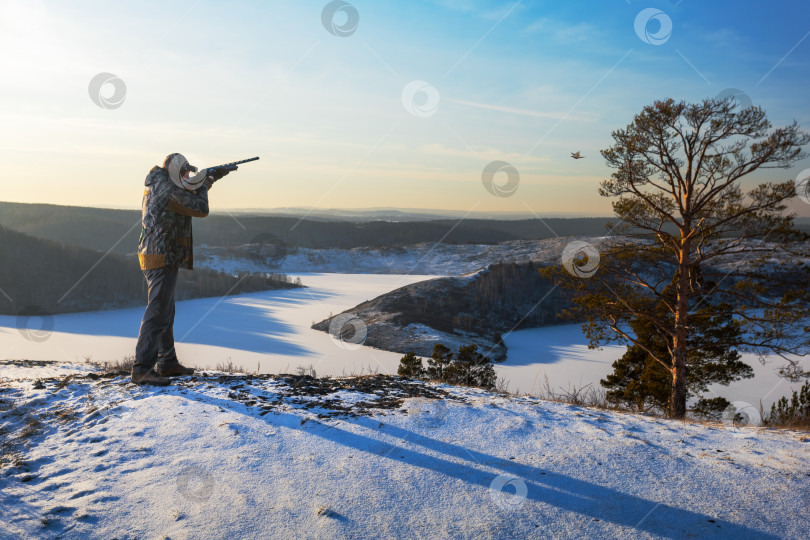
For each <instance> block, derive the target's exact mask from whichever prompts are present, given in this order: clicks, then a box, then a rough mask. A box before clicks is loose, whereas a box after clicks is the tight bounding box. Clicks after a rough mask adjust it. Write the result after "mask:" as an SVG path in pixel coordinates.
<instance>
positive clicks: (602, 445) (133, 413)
mask: <svg viewBox="0 0 810 540" xmlns="http://www.w3.org/2000/svg"><path fill="white" fill-rule="evenodd" d="M4 369H6V370H7V373H8V374H9V375H10V376H11V378H14V379H17V376H18V373H17V372H16V369H15V368H14V366H11V365H5V366H4ZM127 380H128V379H127V378H126V377H119V378H114V379H109V378H107V379H104V378H102V379H98V378H97V377H96V378H93V377H88V376H85V375H82V376H78V377H75V378H73V379H71V380H65V379H64V378H54V379H49V380H45V381H44V384H43V381H41V382H40V384H35V381H32V380H24V381H21V380H15V381H7V382H4V383H0V426H1V427H2V429H3V432H4V433H5V435H6V442H9V441H10V444H11V446H10V447H7V448H10V450H9V452H12V453H14V455H16V456H18V458H17V459H16V464H9V465H8V466H6V467H5V468H4V469H2V470H0V508H1V509H2V515H0V537H2V538H81V539H84V538H120V539H129V538H132V539H134V538H172V539H182V538H374V539H376V538H521V539H522V538H577V539H580V538H628V539H630V538H632V539H636V538H733V539H735V540H743V539H748V538H751V539H753V538H756V539H772V538H806V533H807V529H808V527H810V512H808V508H807V500H808V498H809V497H810V436H808V435H807V434H806V433H798V432H790V431H772V430H766V429H763V428H751V427H743V428H740V427H734V426H728V425H723V424H694V423H683V422H677V421H668V420H662V419H656V418H649V417H643V416H637V415H630V414H619V413H611V412H605V411H598V410H591V409H587V408H583V407H576V406H572V405H566V404H559V403H551V402H543V401H540V400H537V399H534V398H515V397H505V396H500V395H496V394H492V393H487V392H484V391H479V390H473V389H462V388H454V387H449V386H444V385H424V384H409V383H406V382H404V381H391V380H390V379H387V380H383V381H379V380H377V381H374V380H369V378H365V379H360V380H355V381H353V382H352V381H348V382H344V383H338V382H333V383H332V384H333V385H336V386H334V387H332V388H329V387H325V386H324V384H326V383H319V384H320V386H318V384H316V383H315V382H313V381H312V380H307V379H305V378H299V379H295V378H286V379H280V378H276V377H265V378H257V377H221V376H220V377H218V376H216V375H215V374H210V373H209V374H205V375H204V376H200V377H195V378H193V379H189V378H186V379H181V380H179V381H178V383H177V384H176V385H174V386H172V387H168V388H164V389H157V388H149V387H144V388H139V387H136V386H134V385H132V384H131V383H128V382H127ZM340 385H342V387H339V386H340ZM375 385H382V386H383V388H382V389H375V388H377V386H375ZM386 385H387V386H386ZM420 394H422V395H420ZM424 394H427V397H424ZM392 398H396V399H392ZM12 458H14V456H12Z"/></svg>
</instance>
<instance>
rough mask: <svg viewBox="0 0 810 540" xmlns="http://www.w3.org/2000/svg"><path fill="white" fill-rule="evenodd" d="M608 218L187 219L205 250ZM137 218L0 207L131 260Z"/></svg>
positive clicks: (588, 231)
mask: <svg viewBox="0 0 810 540" xmlns="http://www.w3.org/2000/svg"><path fill="white" fill-rule="evenodd" d="M608 221H609V218H548V219H543V220H539V219H523V220H488V219H460V218H459V219H435V220H422V221H359V222H352V221H345V220H334V221H323V220H320V219H311V218H308V219H303V220H302V219H301V218H296V217H290V216H267V215H252V214H234V215H227V214H217V213H216V211H214V213H213V214H212V215H210V216H208V217H207V218H205V219H197V220H195V221H194V240H195V242H196V243H197V244H206V245H209V246H222V247H228V246H238V245H244V244H249V243H255V242H256V239H257V238H259V239H262V238H270V237H275V238H277V239H279V240H280V241H282V242H284V243H285V244H287V245H289V246H296V247H305V248H317V249H321V248H341V249H351V248H355V247H364V246H371V247H381V246H401V245H410V244H418V243H421V242H431V243H435V242H439V241H441V242H443V243H446V244H495V243H498V242H504V241H508V240H540V239H545V238H553V237H555V236H599V235H602V234H605V223H607V222H608ZM139 223H140V212H139V211H137V210H116V209H104V208H85V207H77V206H57V205H49V204H23V203H8V202H0V226H2V227H7V228H9V229H13V230H16V231H19V232H23V233H26V234H30V235H33V236H37V237H39V238H44V239H47V240H53V241H55V242H60V243H62V244H65V245H74V246H79V247H83V248H87V249H92V250H96V251H102V252H107V251H108V250H110V249H112V252H113V253H119V254H131V253H134V252H135V251H136V249H137V245H138V235H139V233H140V225H139Z"/></svg>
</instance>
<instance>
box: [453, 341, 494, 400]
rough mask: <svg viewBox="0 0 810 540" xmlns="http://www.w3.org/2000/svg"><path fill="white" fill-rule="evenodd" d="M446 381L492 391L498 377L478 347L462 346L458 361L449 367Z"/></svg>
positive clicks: (459, 350)
mask: <svg viewBox="0 0 810 540" xmlns="http://www.w3.org/2000/svg"><path fill="white" fill-rule="evenodd" d="M445 380H446V381H447V382H449V383H450V384H461V385H464V386H479V387H481V388H486V389H487V390H491V389H492V388H494V387H495V382H496V380H497V377H496V376H495V368H494V367H493V366H492V363H490V361H489V359H488V358H487V357H485V356H484V355H483V354H481V353H480V352H479V351H478V346H477V345H462V346H461V347H459V349H458V354H457V355H456V359H455V360H453V362H452V363H451V364H450V365H449V366H448V368H447V370H446V374H445Z"/></svg>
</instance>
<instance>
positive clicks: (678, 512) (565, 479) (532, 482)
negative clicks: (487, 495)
mask: <svg viewBox="0 0 810 540" xmlns="http://www.w3.org/2000/svg"><path fill="white" fill-rule="evenodd" d="M195 393H196V392H195ZM198 395H199V396H200V397H201V398H202V399H203V400H204V401H206V402H209V403H212V404H218V405H219V406H220V407H223V408H228V409H230V410H232V411H234V412H239V413H242V414H245V415H246V416H254V415H251V414H250V413H249V412H248V410H247V409H248V407H247V406H245V405H242V404H237V403H235V402H233V401H230V400H223V399H219V398H214V397H211V396H207V395H203V394H198ZM274 413H275V414H273V415H272V416H271V415H266V416H265V417H264V418H265V420H267V421H268V423H270V420H271V418H272V420H273V422H272V423H274V424H275V425H280V426H283V427H286V428H289V429H295V430H299V431H302V432H305V433H308V434H311V435H314V436H317V437H321V438H322V439H324V440H328V441H331V442H333V443H335V444H340V445H343V446H348V447H350V448H354V449H356V450H359V451H361V452H366V453H368V454H370V455H372V456H374V457H378V458H384V459H388V460H391V461H393V462H395V463H398V464H404V463H407V464H408V465H411V466H414V467H420V468H422V469H426V470H430V471H433V472H434V473H436V474H442V475H446V476H450V477H452V478H455V479H457V480H461V481H464V482H467V483H469V484H475V485H478V486H480V487H481V488H483V489H486V490H489V489H490V486H491V483H492V480H493V479H494V477H493V474H492V473H491V472H490V471H487V470H485V469H484V464H485V465H486V466H487V467H493V468H497V469H500V470H501V471H503V472H504V473H508V474H510V475H514V476H515V477H518V478H521V479H522V480H523V481H524V482H525V483H526V487H527V488H528V493H527V496H526V498H527V499H528V500H531V501H536V502H539V503H545V504H549V505H552V506H556V507H557V508H560V509H562V510H567V511H570V512H577V513H579V514H582V515H585V516H589V517H592V518H598V519H600V520H603V521H608V522H611V523H615V524H617V525H620V526H623V527H630V528H633V529H638V530H642V531H646V532H648V533H650V534H655V535H661V536H664V537H669V538H682V537H683V535H684V534H693V535H698V536H699V537H701V538H702V537H714V538H719V537H723V538H735V539H738V540H742V539H745V538H752V539H753V538H756V539H765V540H778V539H779V537H778V536H775V535H772V534H768V533H765V532H762V531H759V530H756V529H751V528H748V527H746V526H744V525H740V524H737V523H733V522H730V521H726V520H723V519H720V518H718V517H716V516H709V515H706V514H701V513H698V512H692V511H691V510H685V509H682V508H677V507H673V506H669V505H666V504H662V503H656V502H654V501H650V500H647V499H644V498H642V497H638V496H636V495H631V494H628V493H623V492H621V491H617V490H615V489H612V488H608V487H604V486H600V485H599V484H594V483H591V482H586V481H584V480H579V479H577V478H573V477H571V476H566V475H564V474H559V473H555V472H551V471H544V470H542V469H539V468H537V467H533V466H531V465H524V464H522V463H517V462H515V461H511V460H504V459H501V458H499V457H496V456H492V455H489V454H485V453H483V452H479V451H477V450H472V449H469V448H465V447H462V446H457V445H455V444H451V443H447V442H444V441H440V440H436V439H432V438H430V437H426V436H424V435H420V434H418V433H415V432H413V431H409V430H406V429H402V428H400V427H397V426H393V425H391V424H385V423H383V424H382V427H381V426H380V424H381V422H380V421H379V419H376V418H375V419H372V418H368V417H349V418H342V420H343V421H345V422H348V423H353V424H355V425H357V426H359V427H362V428H364V429H369V430H373V431H375V432H378V433H379V432H382V433H385V435H388V436H392V437H395V438H398V439H401V440H402V441H403V442H408V443H410V444H415V445H418V446H422V447H424V448H425V449H426V450H429V451H431V452H437V453H440V454H446V455H448V456H452V457H453V458H455V459H466V458H465V457H464V456H469V457H470V458H471V459H468V460H467V461H469V462H471V463H468V464H462V463H456V462H454V461H449V460H446V459H443V458H439V457H435V456H431V455H429V454H426V453H421V452H418V451H415V450H410V449H407V448H405V447H404V446H397V445H394V444H391V443H388V442H385V441H383V440H380V439H374V438H372V437H368V436H366V435H360V434H357V433H352V432H349V431H346V430H343V429H340V428H339V427H335V426H324V427H323V429H317V428H315V429H313V428H306V427H305V425H309V426H312V425H317V426H323V424H321V423H320V422H317V421H315V422H307V424H305V425H301V418H300V417H299V416H296V415H294V414H290V413H281V412H278V411H274ZM254 417H255V416H254ZM651 510H654V511H651ZM709 520H712V521H711V522H710V521H709ZM718 527H719V528H718Z"/></svg>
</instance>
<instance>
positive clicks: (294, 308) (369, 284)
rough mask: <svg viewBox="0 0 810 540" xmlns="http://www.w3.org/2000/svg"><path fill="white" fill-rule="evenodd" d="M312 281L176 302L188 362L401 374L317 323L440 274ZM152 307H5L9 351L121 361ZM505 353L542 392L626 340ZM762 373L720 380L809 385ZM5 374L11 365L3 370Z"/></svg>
mask: <svg viewBox="0 0 810 540" xmlns="http://www.w3.org/2000/svg"><path fill="white" fill-rule="evenodd" d="M292 277H301V279H302V281H303V282H304V284H305V285H307V288H305V289H296V290H285V291H267V292H262V293H253V294H247V295H241V296H229V297H224V298H204V299H198V300H189V301H185V302H179V303H178V304H177V315H176V322H175V340H176V342H177V351H178V355H179V357H180V359H181V361H182V362H183V363H185V364H188V365H193V366H195V367H197V368H207V369H213V368H214V367H215V366H216V365H217V364H220V363H227V362H228V361H230V362H233V364H234V365H236V366H242V367H244V368H245V369H246V370H248V371H253V370H256V369H258V370H259V371H260V372H262V373H280V372H284V373H294V372H295V370H296V368H298V367H303V368H309V367H310V366H311V367H312V368H313V369H315V371H316V372H317V374H318V375H344V374H345V375H349V374H362V373H369V372H379V373H386V374H395V373H396V370H397V366H398V365H399V359H400V358H401V356H402V355H401V354H398V353H391V352H386V351H381V350H378V349H372V348H370V347H348V346H347V345H346V344H345V343H342V342H338V341H335V340H334V339H332V337H331V336H330V335H329V334H327V333H325V332H319V331H315V330H312V329H311V328H310V326H311V325H312V323H313V322H318V321H321V320H323V319H325V318H327V317H329V316H330V315H331V314H336V313H340V312H342V311H344V310H346V309H348V308H351V307H354V306H355V305H357V304H359V303H361V302H364V301H366V300H370V299H372V298H375V297H376V296H379V295H380V294H383V293H385V292H387V291H390V290H393V289H395V288H397V287H401V286H404V285H407V284H410V283H414V282H417V281H421V280H424V279H428V278H430V277H433V276H414V275H391V274H388V275H380V274H376V275H372V274H292ZM142 315H143V308H142V307H139V308H132V309H122V310H113V311H103V312H91V313H75V314H65V315H57V316H55V317H53V320H52V321H51V322H52V325H53V330H52V332H51V333H41V332H37V331H36V330H37V329H38V328H40V326H41V323H42V321H39V320H37V319H31V320H30V321H29V327H31V328H33V329H34V331H33V332H25V331H20V330H18V328H17V318H16V317H10V316H0V358H2V359H29V360H68V361H82V360H84V359H85V358H86V357H90V358H92V359H93V360H96V361H101V360H117V359H121V358H122V357H124V356H128V355H131V354H134V351H135V341H136V338H137V335H138V327H139V325H140V321H141V317H142ZM504 342H505V343H506V345H507V347H508V357H507V360H506V362H504V363H503V364H500V365H498V366H497V367H496V369H497V371H498V376H499V377H502V378H504V379H506V380H507V381H508V382H509V389H510V390H511V391H518V392H521V393H530V394H537V393H539V392H540V391H541V390H542V389H543V387H544V385H545V383H546V378H548V381H549V383H550V385H551V387H552V388H553V389H554V390H555V391H559V390H561V389H563V390H565V389H568V388H569V387H571V386H576V387H582V386H585V385H588V384H590V385H593V387H595V388H599V379H601V378H603V377H604V376H605V375H607V374H608V373H609V372H610V371H611V363H612V362H613V361H614V360H615V359H616V358H618V357H619V356H621V354H622V353H623V351H624V348H623V347H616V346H613V347H607V348H605V349H603V350H598V351H596V350H590V349H588V348H587V342H586V341H585V338H584V336H583V335H582V332H581V331H580V328H579V325H563V326H556V327H547V328H537V329H532V330H522V331H519V332H514V333H512V334H509V335H506V336H504ZM744 360H745V361H746V362H747V363H748V364H749V365H751V366H752V367H753V368H754V370H755V372H756V377H755V378H754V379H752V380H749V381H743V382H739V383H735V384H734V385H732V386H730V387H716V388H715V389H714V390H715V391H716V392H717V395H720V396H723V397H725V398H726V399H728V400H729V401H732V402H734V401H744V402H747V403H751V404H754V405H755V406H756V407H758V406H759V402H760V400H761V401H762V403H763V404H764V405H765V407H766V408H770V404H771V403H772V402H773V401H774V400H776V399H778V398H780V397H781V396H783V395H786V394H788V393H789V392H791V391H792V388H793V389H797V388H798V387H799V386H800V385H798V384H796V385H789V384H788V383H787V382H785V381H784V380H782V379H780V378H778V377H777V376H776V374H775V372H774V369H775V367H776V366H777V365H779V362H778V361H774V362H772V363H770V364H768V365H765V366H762V365H761V364H760V363H759V362H758V361H757V360H756V359H755V358H754V357H752V356H745V357H744ZM0 376H2V374H1V373H0Z"/></svg>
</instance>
